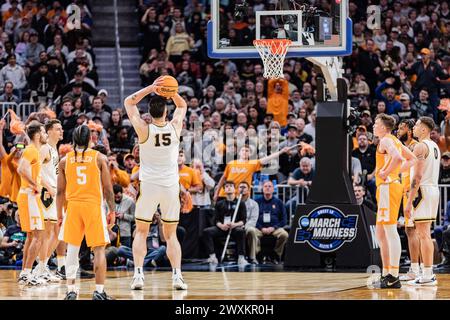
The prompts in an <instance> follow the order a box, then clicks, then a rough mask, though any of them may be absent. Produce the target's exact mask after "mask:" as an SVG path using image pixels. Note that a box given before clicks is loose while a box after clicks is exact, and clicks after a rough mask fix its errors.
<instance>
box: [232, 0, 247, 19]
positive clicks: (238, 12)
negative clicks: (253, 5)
mask: <svg viewBox="0 0 450 320" xmlns="http://www.w3.org/2000/svg"><path fill="white" fill-rule="evenodd" d="M247 9H248V3H247V2H245V0H244V1H243V2H242V3H236V5H235V6H234V18H235V19H242V18H243V17H245V16H247Z"/></svg>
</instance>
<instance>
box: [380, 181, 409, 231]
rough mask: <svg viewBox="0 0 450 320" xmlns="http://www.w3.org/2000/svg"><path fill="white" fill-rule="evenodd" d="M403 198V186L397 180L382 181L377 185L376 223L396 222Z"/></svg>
mask: <svg viewBox="0 0 450 320" xmlns="http://www.w3.org/2000/svg"><path fill="white" fill-rule="evenodd" d="M402 198H403V186H402V185H401V184H400V183H399V182H392V183H383V184H380V185H379V186H378V187H377V202H378V210H377V224H384V225H392V224H397V219H398V212H399V210H400V204H401V202H402Z"/></svg>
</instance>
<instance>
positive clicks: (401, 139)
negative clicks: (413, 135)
mask: <svg viewBox="0 0 450 320" xmlns="http://www.w3.org/2000/svg"><path fill="white" fill-rule="evenodd" d="M398 139H399V140H400V141H401V142H406V141H408V133H405V134H403V135H401V136H400V137H399V138H398Z"/></svg>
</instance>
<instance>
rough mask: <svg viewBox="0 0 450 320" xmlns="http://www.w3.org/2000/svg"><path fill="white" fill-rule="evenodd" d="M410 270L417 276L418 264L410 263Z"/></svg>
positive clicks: (418, 271)
mask: <svg viewBox="0 0 450 320" xmlns="http://www.w3.org/2000/svg"><path fill="white" fill-rule="evenodd" d="M411 270H412V272H414V273H415V274H419V273H420V267H419V263H418V262H412V263H411Z"/></svg>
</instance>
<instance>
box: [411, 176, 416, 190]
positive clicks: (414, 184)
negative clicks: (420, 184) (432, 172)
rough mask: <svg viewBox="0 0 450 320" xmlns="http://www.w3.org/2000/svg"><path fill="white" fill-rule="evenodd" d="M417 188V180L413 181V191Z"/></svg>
mask: <svg viewBox="0 0 450 320" xmlns="http://www.w3.org/2000/svg"><path fill="white" fill-rule="evenodd" d="M416 186H417V180H416V179H413V181H412V184H411V190H412V189H414V188H415V187H416Z"/></svg>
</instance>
